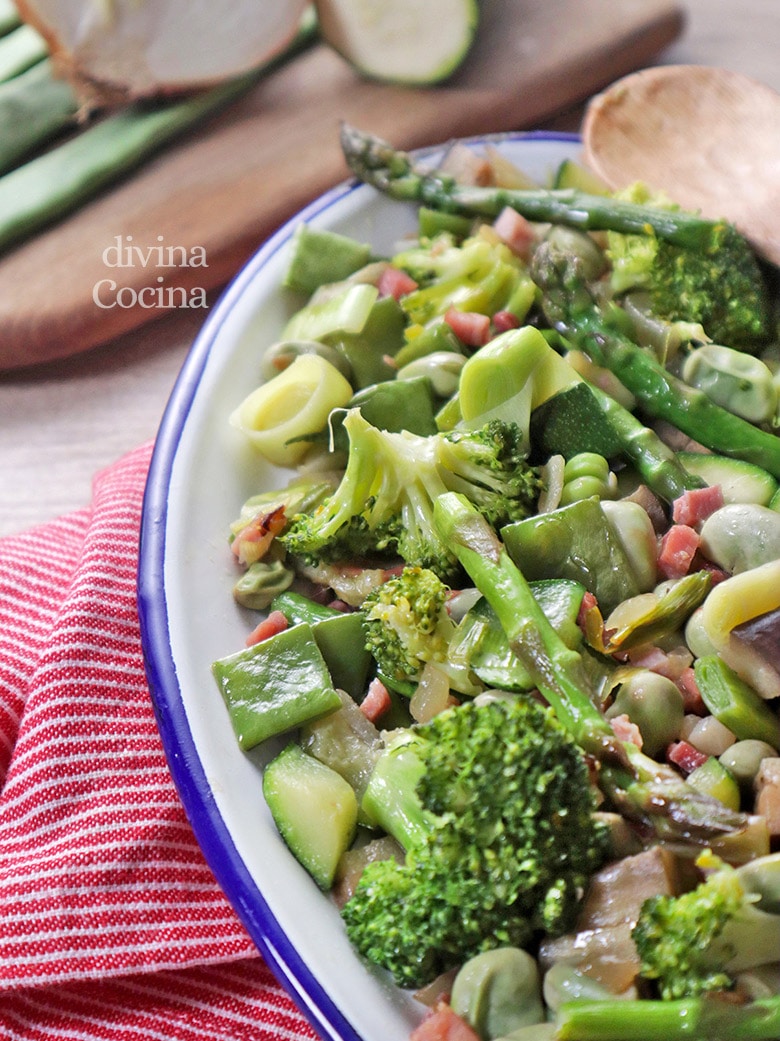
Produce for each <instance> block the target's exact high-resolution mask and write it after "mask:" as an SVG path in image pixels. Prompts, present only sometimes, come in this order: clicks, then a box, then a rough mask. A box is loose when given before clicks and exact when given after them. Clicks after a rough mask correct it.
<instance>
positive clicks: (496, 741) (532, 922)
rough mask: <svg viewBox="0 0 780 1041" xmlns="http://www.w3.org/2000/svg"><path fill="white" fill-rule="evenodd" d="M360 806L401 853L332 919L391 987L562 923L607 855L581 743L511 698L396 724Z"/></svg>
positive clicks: (371, 868) (532, 704) (535, 708)
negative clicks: (375, 814) (388, 977)
mask: <svg viewBox="0 0 780 1041" xmlns="http://www.w3.org/2000/svg"><path fill="white" fill-rule="evenodd" d="M398 742H400V744H399V743H398ZM375 778H376V781H375ZM410 786H412V791H410V790H409V788H410ZM374 796H375V798H374ZM410 802H411V803H412V804H413V805H412V808H410V805H409V804H410ZM366 803H368V805H370V806H372V807H373V808H374V809H377V810H378V811H379V813H380V815H381V820H380V821H379V823H381V824H382V826H383V827H385V829H386V830H389V831H390V833H391V834H393V835H394V837H395V838H396V839H397V840H398V841H399V842H400V843H401V844H402V845H403V846H404V847H405V851H406V856H405V859H404V861H403V862H399V861H397V860H394V859H393V860H387V861H378V862H374V863H372V864H369V865H368V866H367V867H366V868H365V869H364V871H363V874H362V876H361V879H360V882H359V883H358V886H357V888H356V890H355V892H354V894H353V896H352V897H351V898H350V900H349V901H348V902H347V903H346V904H345V906H344V908H343V910H342V915H343V918H344V921H345V923H346V928H347V933H348V935H349V937H350V939H351V941H352V943H353V944H354V945H355V947H356V948H357V950H358V951H359V952H360V953H361V954H362V955H363V956H364V957H365V958H366V959H367V960H368V961H370V962H372V963H374V964H376V965H379V966H382V967H384V968H386V969H388V970H389V971H390V972H391V973H392V974H393V976H394V978H395V980H396V982H397V983H398V984H399V985H401V986H407V987H418V986H422V985H424V984H425V983H427V982H429V981H430V980H432V979H434V978H435V977H436V976H437V975H438V974H439V973H441V972H444V971H446V970H448V969H450V968H453V967H455V966H457V965H460V964H462V963H463V962H464V961H465V960H466V959H467V958H469V957H471V956H473V955H475V954H477V953H479V952H480V951H485V950H490V949H492V948H495V947H500V946H507V945H510V946H520V947H527V946H529V945H530V944H531V943H532V942H533V941H534V939H535V938H537V937H538V936H539V935H541V934H543V933H548V934H557V933H561V932H564V931H566V929H568V928H570V927H571V925H572V924H573V920H574V917H575V915H576V911H577V906H578V902H579V898H580V895H581V892H582V888H583V887H584V885H585V883H586V881H587V879H588V877H589V876H590V874H591V873H592V872H593V871H594V870H596V868H597V867H598V866H599V865H600V864H601V862H602V860H603V858H604V856H605V851H606V831H605V829H604V826H603V825H602V824H601V823H600V822H599V821H598V820H597V819H596V817H595V816H594V813H593V810H594V801H593V794H592V788H591V786H590V784H589V778H588V770H587V767H586V764H585V761H584V758H583V756H582V754H581V752H580V751H579V749H578V748H577V746H576V745H575V744H574V742H573V741H572V740H571V739H570V738H569V737H568V735H567V734H566V733H565V732H564V730H563V729H562V728H561V726H560V725H559V724H558V723H557V722H556V721H555V719H554V717H553V716H552V714H551V712H550V711H549V710H547V709H546V708H544V707H542V706H541V705H540V704H539V703H538V702H536V701H534V700H532V699H530V698H524V697H521V696H515V697H508V696H507V697H506V698H504V697H501V698H496V699H492V700H480V699H478V700H476V701H469V702H465V703H464V704H462V705H459V706H456V707H453V708H450V709H447V710H446V711H444V712H442V713H440V714H439V715H437V716H435V717H434V719H432V720H431V721H430V722H429V723H425V724H423V725H420V726H416V727H412V728H410V730H409V731H403V732H401V735H400V737H396V738H395V739H393V740H392V741H391V742H390V744H389V745H388V747H387V748H386V750H385V751H384V752H383V753H382V755H380V758H379V761H378V762H377V765H376V767H375V770H374V775H372V779H371V780H370V781H369V785H368V790H367V792H366V798H365V799H364V804H366ZM414 805H416V807H417V812H416V813H415V812H414V809H413V807H414Z"/></svg>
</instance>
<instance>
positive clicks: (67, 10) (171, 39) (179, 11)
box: [17, 0, 307, 100]
mask: <svg viewBox="0 0 780 1041" xmlns="http://www.w3.org/2000/svg"><path fill="white" fill-rule="evenodd" d="M17 6H18V8H19V12H20V14H21V17H22V18H23V19H24V20H25V21H26V22H28V23H29V24H30V25H33V26H34V27H35V28H36V29H37V30H38V31H39V32H40V33H41V34H42V35H43V37H44V38H45V39H46V42H47V44H48V45H49V48H50V50H51V52H52V55H53V56H54V58H55V61H56V62H57V64H58V65H59V67H60V68H61V69H62V70H63V72H64V73H65V74H66V75H67V76H68V77H69V78H70V79H71V80H73V81H74V82H75V83H76V84H77V86H80V87H81V88H82V90H83V92H85V93H86V92H90V91H91V92H92V93H93V94H96V95H97V96H98V97H99V98H101V99H109V100H115V99H119V98H125V99H130V98H137V97H147V96H151V95H156V94H168V93H174V92H178V91H182V90H189V89H193V88H197V87H204V86H208V85H210V84H214V83H218V82H220V81H222V80H225V79H228V78H230V77H232V76H236V75H239V74H240V73H242V72H248V71H249V70H250V69H252V68H254V67H255V66H257V65H260V64H261V63H262V62H264V61H267V60H268V59H270V58H272V57H273V56H274V55H276V54H277V53H279V51H281V50H282V49H283V48H284V46H285V45H286V44H287V43H288V42H289V41H290V40H291V39H292V37H293V35H294V34H295V31H296V29H297V28H298V25H299V23H300V20H301V17H302V14H303V11H304V9H305V8H306V6H307V4H306V0H223V2H222V3H219V4H214V3H213V2H211V0H187V2H186V3H182V2H181V0H18V3H17Z"/></svg>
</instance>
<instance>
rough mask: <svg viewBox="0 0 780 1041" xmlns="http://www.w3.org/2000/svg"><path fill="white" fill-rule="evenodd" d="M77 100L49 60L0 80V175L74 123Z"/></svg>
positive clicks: (77, 106)
mask: <svg viewBox="0 0 780 1041" xmlns="http://www.w3.org/2000/svg"><path fill="white" fill-rule="evenodd" d="M78 108H79V103H78V99H77V98H76V95H75V94H74V92H73V89H72V88H71V86H70V85H69V84H68V83H66V82H65V80H61V79H59V78H58V77H56V76H54V75H52V70H51V62H50V61H49V59H46V60H45V61H39V62H38V63H37V64H36V65H33V66H32V68H29V69H27V70H26V72H23V73H22V74H21V75H19V76H15V77H14V78H13V79H11V80H8V82H7V83H0V174H4V173H7V172H8V171H9V170H12V169H13V167H14V166H16V165H18V164H19V163H20V162H22V161H23V160H24V159H26V158H27V157H28V156H30V155H31V154H32V153H33V152H34V151H35V150H36V149H38V148H40V147H41V146H42V145H45V144H49V143H50V142H51V141H52V140H53V139H54V138H55V137H56V136H57V135H58V134H60V133H62V132H63V131H64V130H66V129H68V128H69V127H72V126H74V125H75V122H76V114H77V112H78Z"/></svg>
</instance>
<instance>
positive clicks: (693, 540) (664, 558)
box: [658, 524, 699, 578]
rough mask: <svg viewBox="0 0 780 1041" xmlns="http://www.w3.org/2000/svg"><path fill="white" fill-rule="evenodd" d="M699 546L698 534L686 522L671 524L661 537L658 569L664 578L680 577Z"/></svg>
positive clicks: (687, 569) (688, 566)
mask: <svg viewBox="0 0 780 1041" xmlns="http://www.w3.org/2000/svg"><path fill="white" fill-rule="evenodd" d="M698 548H699V534H698V532H697V531H696V530H695V529H694V528H692V527H690V526H689V525H688V524H673V525H672V526H671V528H669V530H668V531H667V532H666V534H665V535H664V536H663V538H662V539H661V551H660V553H659V554H658V570H659V571H660V573H661V574H662V575H663V576H664V578H682V577H683V575H687V574H688V572H689V571H690V568H691V562H692V560H693V558H694V557H695V556H696V550H697V549H698Z"/></svg>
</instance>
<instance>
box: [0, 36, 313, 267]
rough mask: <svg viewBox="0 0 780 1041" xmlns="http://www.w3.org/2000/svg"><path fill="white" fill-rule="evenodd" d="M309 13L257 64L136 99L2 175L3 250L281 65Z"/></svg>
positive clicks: (303, 39)
mask: <svg viewBox="0 0 780 1041" xmlns="http://www.w3.org/2000/svg"><path fill="white" fill-rule="evenodd" d="M316 35H317V29H316V22H315V21H314V20H313V19H307V20H306V21H305V22H304V23H303V24H302V26H301V28H300V29H299V31H298V33H297V35H296V36H295V38H294V40H293V41H292V43H290V44H289V45H288V47H287V48H286V50H285V51H284V52H283V53H282V54H280V55H278V56H277V57H276V58H274V59H272V60H271V61H269V62H265V63H263V64H262V65H261V66H259V67H258V68H257V69H254V70H253V71H251V72H249V73H246V74H244V75H243V76H239V77H237V78H236V79H233V80H230V81H228V82H227V83H223V84H220V85H219V86H218V87H214V88H213V89H211V90H209V91H206V92H204V93H199V94H197V95H194V96H192V97H188V98H186V99H185V100H182V101H174V102H168V103H164V104H158V105H148V104H141V103H139V104H136V105H133V106H131V107H130V108H127V109H125V110H123V111H121V112H119V113H118V114H116V115H112V116H108V117H106V118H105V119H102V120H100V121H99V122H97V123H95V124H94V125H93V126H91V127H89V128H88V129H86V130H84V131H83V132H81V133H79V134H77V135H75V136H74V137H72V138H69V139H68V140H67V141H65V142H63V143H62V144H61V145H59V146H58V147H56V148H53V149H51V150H50V151H48V152H46V153H44V154H42V155H39V156H37V157H36V158H35V159H32V160H30V162H28V163H25V164H24V165H23V166H19V167H17V168H16V169H15V170H11V172H10V173H7V174H6V175H5V176H4V177H2V178H0V251H3V250H7V249H9V248H10V247H11V246H13V245H16V244H17V243H19V242H20V241H22V240H23V239H25V238H27V237H28V236H30V235H33V234H35V233H36V232H38V231H40V230H41V229H42V228H43V227H45V226H46V225H47V224H50V223H51V222H53V221H55V220H57V219H59V218H61V217H64V216H65V215H67V214H68V213H71V212H72V211H73V210H75V209H77V208H78V207H79V206H80V205H82V204H83V203H84V202H86V201H87V200H88V199H91V198H93V197H94V196H95V195H96V194H97V193H98V192H99V191H101V190H102V189H104V188H106V187H108V186H109V185H112V184H114V183H116V182H117V181H118V180H120V179H121V178H122V177H123V176H124V175H125V174H127V173H129V172H130V171H131V170H133V169H135V168H137V167H138V166H140V165H141V164H142V163H143V161H144V160H145V159H147V158H148V157H149V156H151V155H152V154H154V153H156V152H158V151H160V149H162V148H163V147H164V146H165V145H167V144H169V143H170V142H172V141H174V140H176V139H177V138H179V137H181V136H182V135H184V134H185V133H186V132H187V131H189V130H191V129H193V128H194V127H195V126H197V125H199V124H200V123H202V122H203V121H204V120H206V119H207V118H209V117H210V116H212V115H214V114H215V113H217V112H219V111H220V110H221V109H223V108H224V107H225V106H226V105H228V104H229V103H230V102H232V101H235V100H236V99H237V98H239V97H241V96H242V95H243V94H245V93H246V92H247V91H249V90H250V89H251V88H252V87H253V86H254V85H255V84H256V83H257V82H258V80H259V79H260V78H261V77H262V76H264V75H266V74H267V73H268V72H270V71H271V70H273V69H274V68H276V67H277V66H278V65H279V64H281V63H282V62H284V61H286V60H287V59H289V58H290V57H291V56H292V55H294V54H296V53H298V52H299V51H301V50H302V49H303V48H304V47H306V46H308V45H309V44H311V43H313V42H314V40H315V39H316Z"/></svg>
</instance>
